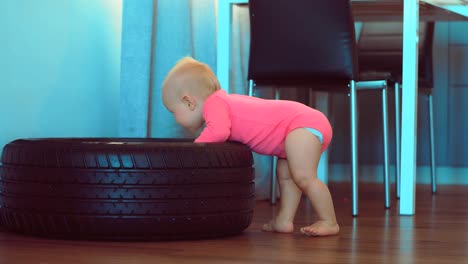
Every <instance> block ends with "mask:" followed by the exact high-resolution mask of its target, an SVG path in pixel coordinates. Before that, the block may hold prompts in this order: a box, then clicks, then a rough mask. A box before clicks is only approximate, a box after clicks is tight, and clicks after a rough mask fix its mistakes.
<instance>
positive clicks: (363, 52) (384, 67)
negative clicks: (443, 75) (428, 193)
mask: <svg viewBox="0 0 468 264" xmlns="http://www.w3.org/2000/svg"><path fill="white" fill-rule="evenodd" d="M402 29H403V24H402V22H364V23H363V24H362V27H361V31H360V33H359V40H358V50H359V67H360V69H361V74H362V75H366V76H374V77H385V78H388V79H390V80H391V82H392V83H393V85H394V91H395V137H396V140H395V142H396V144H395V145H396V147H395V148H396V168H397V169H396V172H397V173H396V181H395V182H396V197H397V198H399V197H400V177H401V176H400V163H399V162H400V151H401V148H400V144H401V136H400V135H401V129H400V122H401V121H400V115H401V113H400V94H401V92H400V89H401V87H402V86H403V87H404V84H403V85H402V83H401V81H402V49H403V46H402V43H403V31H402ZM419 39H420V45H419V48H418V53H419V61H418V92H419V93H420V94H422V95H425V96H426V97H427V102H428V104H427V107H428V113H429V140H430V148H429V152H430V164H431V184H432V192H433V193H435V192H436V191H437V183H436V164H435V140H434V114H433V99H432V91H433V87H434V81H433V62H432V51H433V42H434V22H420V23H419Z"/></svg>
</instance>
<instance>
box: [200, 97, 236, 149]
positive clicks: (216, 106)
mask: <svg viewBox="0 0 468 264" xmlns="http://www.w3.org/2000/svg"><path fill="white" fill-rule="evenodd" d="M203 118H204V119H205V128H204V129H203V131H202V132H201V134H200V136H199V137H198V138H197V139H195V142H224V141H226V140H228V139H229V136H230V135H231V119H230V118H229V107H228V105H227V104H226V102H224V101H223V100H221V99H218V98H213V100H210V101H208V102H206V103H205V105H204V106H203Z"/></svg>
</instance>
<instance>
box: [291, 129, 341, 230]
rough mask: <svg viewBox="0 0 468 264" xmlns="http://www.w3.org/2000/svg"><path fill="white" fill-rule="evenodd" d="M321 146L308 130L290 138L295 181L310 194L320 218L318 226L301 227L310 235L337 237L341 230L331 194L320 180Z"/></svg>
mask: <svg viewBox="0 0 468 264" xmlns="http://www.w3.org/2000/svg"><path fill="white" fill-rule="evenodd" d="M321 147H322V146H321V144H320V141H319V139H318V138H317V137H316V136H315V135H314V134H312V133H311V132H310V131H308V130H306V129H305V128H298V129H295V130H293V131H292V132H291V133H289V134H288V136H287V137H286V143H285V149H286V156H287V159H288V165H289V170H290V172H291V176H292V179H293V180H294V182H295V183H296V184H297V186H298V187H299V188H300V189H301V190H302V191H303V192H304V194H305V195H307V197H308V198H309V201H310V202H311V204H312V207H313V208H314V209H315V211H316V212H317V215H318V217H319V220H318V221H317V222H315V223H314V224H312V225H310V226H306V227H303V228H301V232H302V233H303V234H305V235H309V236H328V235H335V234H337V233H338V232H339V230H340V228H339V226H338V223H337V221H336V216H335V209H334V208H333V201H332V197H331V194H330V191H329V190H328V187H327V186H326V185H325V184H323V182H321V181H320V180H319V179H318V178H317V166H318V162H319V160H320V155H321Z"/></svg>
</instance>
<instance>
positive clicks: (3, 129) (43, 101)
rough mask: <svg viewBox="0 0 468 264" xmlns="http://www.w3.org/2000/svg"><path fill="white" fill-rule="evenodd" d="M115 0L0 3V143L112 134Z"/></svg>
mask: <svg viewBox="0 0 468 264" xmlns="http://www.w3.org/2000/svg"><path fill="white" fill-rule="evenodd" d="M121 23H122V0H67V1H63V0H40V1H37V0H1V1H0V38H1V40H0V149H1V148H3V146H4V145H5V144H6V143H7V142H9V141H11V140H13V139H15V138H25V137H83V136H103V137H108V136H118V120H119V100H120V98H119V96H120V49H121Z"/></svg>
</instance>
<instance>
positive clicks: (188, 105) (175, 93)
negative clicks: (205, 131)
mask: <svg viewBox="0 0 468 264" xmlns="http://www.w3.org/2000/svg"><path fill="white" fill-rule="evenodd" d="M219 89H220V85H219V82H218V79H217V78H216V76H215V75H214V73H213V71H212V70H211V69H210V67H209V66H208V65H206V64H204V63H201V62H199V61H196V60H194V59H192V58H190V57H185V58H183V59H181V60H180V61H178V62H177V63H176V65H175V66H174V67H173V68H172V69H171V70H170V71H169V73H168V74H167V76H166V79H165V80H164V81H163V84H162V100H163V103H164V105H165V106H166V108H167V109H168V110H169V111H170V112H172V113H173V114H174V116H175V118H176V121H177V123H179V124H180V125H182V126H184V127H186V128H189V129H192V130H197V129H199V128H201V127H202V126H203V115H202V109H203V103H204V102H205V100H206V98H207V97H208V96H209V95H211V94H212V93H214V92H216V91H217V90H219Z"/></svg>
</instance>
